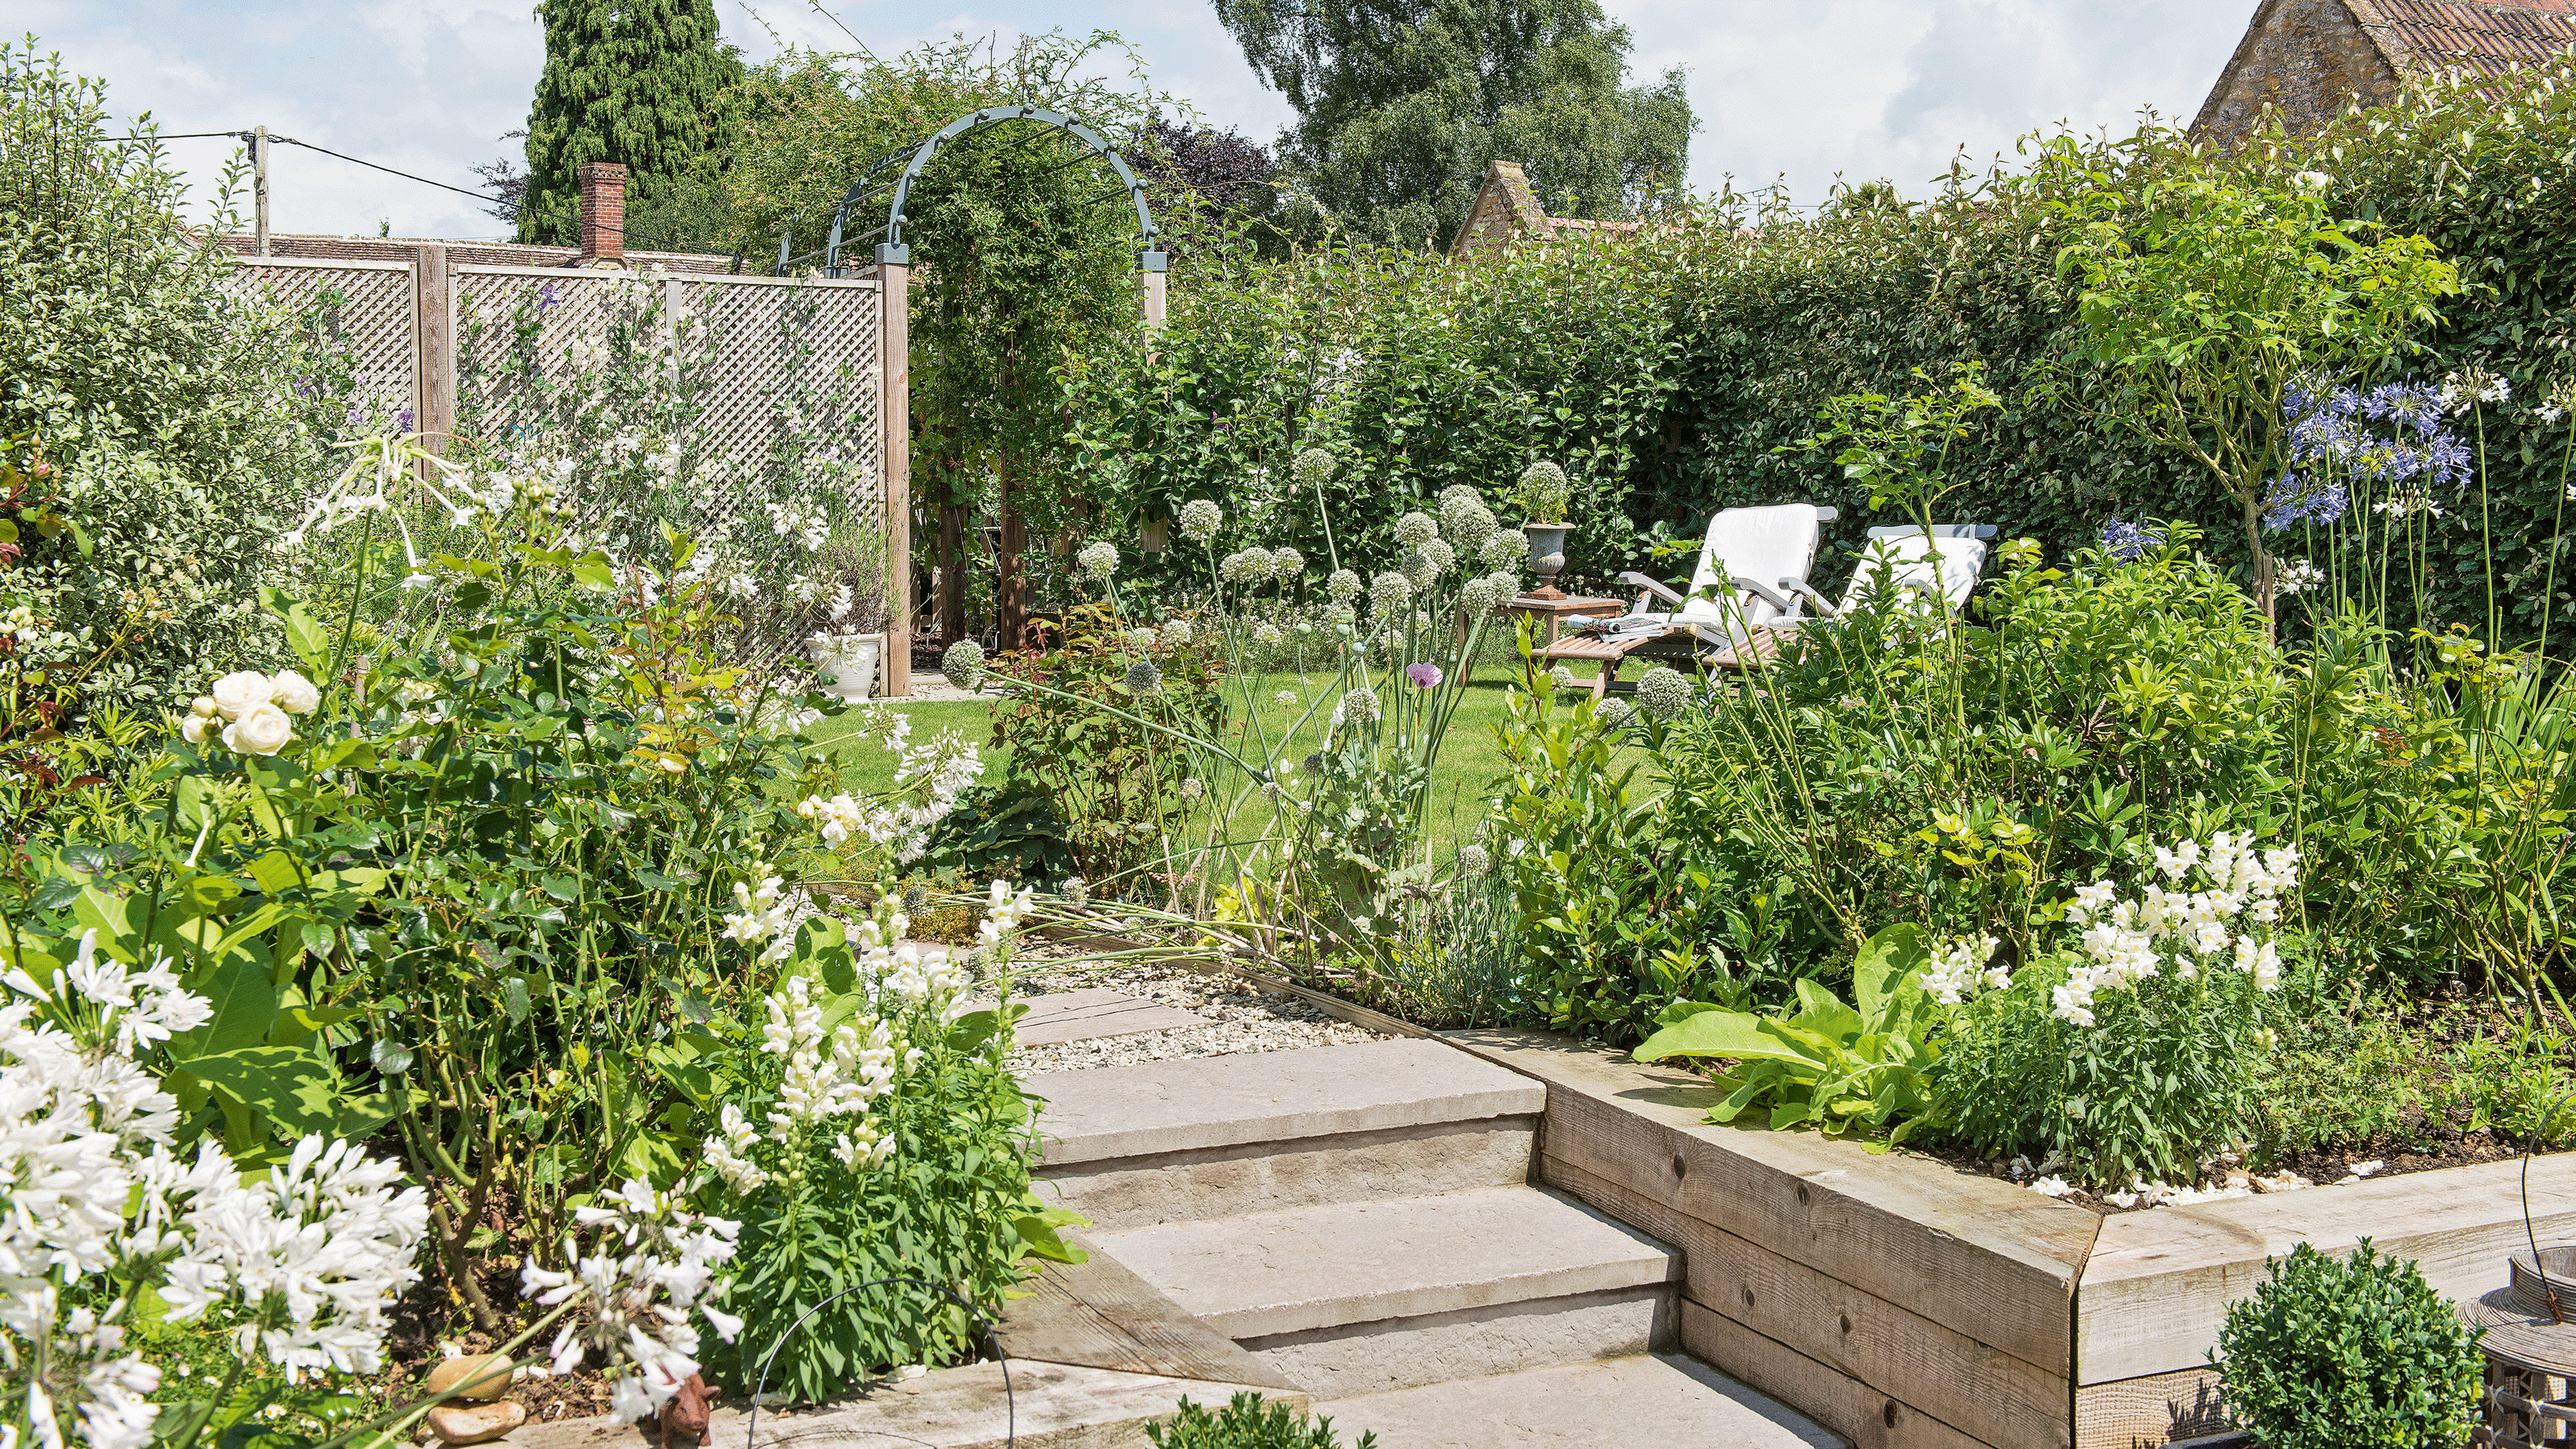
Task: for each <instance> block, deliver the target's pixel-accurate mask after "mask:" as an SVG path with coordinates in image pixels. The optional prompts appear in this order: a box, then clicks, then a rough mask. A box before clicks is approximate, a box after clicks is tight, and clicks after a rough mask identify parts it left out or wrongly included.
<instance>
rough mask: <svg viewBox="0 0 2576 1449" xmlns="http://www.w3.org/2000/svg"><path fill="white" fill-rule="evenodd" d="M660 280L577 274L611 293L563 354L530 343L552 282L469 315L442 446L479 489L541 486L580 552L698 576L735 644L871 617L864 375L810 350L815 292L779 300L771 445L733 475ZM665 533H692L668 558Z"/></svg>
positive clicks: (857, 626)
mask: <svg viewBox="0 0 2576 1449" xmlns="http://www.w3.org/2000/svg"><path fill="white" fill-rule="evenodd" d="M663 280H664V279H663V278H662V277H661V276H659V275H657V274H648V273H630V274H622V275H618V276H615V277H612V278H607V279H585V280H584V281H583V282H581V283H580V284H579V285H582V286H585V287H591V288H597V287H602V286H606V287H613V288H615V289H616V293H617V294H616V297H615V300H614V302H613V304H612V305H611V306H610V307H609V308H608V320H607V322H606V324H605V326H604V327H603V328H602V329H601V330H600V331H599V332H598V333H597V334H596V335H594V336H588V337H584V338H581V339H578V340H576V341H574V342H573V343H571V344H570V345H569V346H568V347H567V348H565V349H564V350H562V351H561V352H560V353H549V352H547V351H546V350H545V344H544V341H543V338H544V333H545V314H546V313H547V311H549V310H550V309H551V308H552V307H554V306H557V305H560V302H561V298H560V297H559V295H558V293H557V284H553V283H546V284H542V285H539V284H535V283H531V284H530V287H529V289H528V294H527V295H526V296H524V297H523V298H521V299H520V300H519V301H518V302H517V303H516V304H515V305H514V306H513V308H512V310H511V312H510V315H509V316H508V317H506V318H484V317H481V316H478V315H474V314H473V313H472V312H471V309H466V310H465V311H464V313H463V315H461V316H460V322H459V332H460V342H459V351H460V353H461V354H462V355H463V356H464V357H465V358H466V359H467V366H466V367H464V368H463V369H462V375H461V376H460V379H459V390H458V409H459V420H458V428H457V432H458V435H459V440H460V445H459V446H458V447H457V448H455V449H453V450H452V456H453V457H454V458H456V459H457V460H458V463H459V465H460V467H461V468H462V469H463V470H464V471H465V472H466V474H467V475H468V477H469V478H470V479H471V480H472V485H473V487H474V488H475V490H476V491H479V492H482V493H485V494H487V495H491V494H499V495H503V496H506V495H507V494H508V493H509V492H511V491H512V490H519V491H524V490H527V489H530V488H532V487H537V488H543V489H545V490H547V491H548V492H550V493H551V494H552V495H554V497H555V498H556V500H557V503H558V506H559V507H560V508H561V509H562V511H563V513H564V516H565V518H566V519H567V520H568V521H569V522H570V523H571V524H572V525H573V533H574V536H575V541H576V544H577V545H578V546H589V547H598V548H602V549H604V550H605V551H606V552H607V553H608V554H609V555H610V557H611V558H613V559H616V560H621V561H635V562H644V563H651V564H654V565H656V566H658V567H661V568H664V569H667V570H668V571H669V572H670V574H671V577H672V582H673V583H674V584H676V585H681V586H686V585H690V584H695V583H704V584H706V585H707V586H708V587H709V588H710V589H712V590H713V591H714V593H715V595H716V596H717V597H719V598H721V599H723V600H724V601H725V604H726V607H727V608H728V610H729V611H730V612H731V613H732V614H733V615H735V616H736V617H737V619H738V620H739V621H740V626H741V628H742V630H743V633H744V638H743V640H742V644H741V647H742V648H743V649H745V650H746V651H749V652H753V653H757V654H760V655H766V654H768V653H770V652H772V651H773V650H774V649H775V648H776V647H778V646H780V645H782V644H784V643H788V642H792V641H796V640H801V639H803V638H805V637H806V636H807V635H809V634H812V633H814V632H816V631H818V630H829V631H833V632H843V633H869V632H874V631H875V630H877V629H880V628H882V627H884V621H885V600H886V597H887V594H888V590H889V582H888V579H887V576H886V568H887V555H886V552H885V540H884V533H883V524H882V522H881V521H880V520H879V519H878V518H877V517H876V516H875V514H874V512H873V511H872V507H871V504H870V502H869V499H868V498H867V496H866V493H867V490H868V487H869V485H868V481H867V480H868V477H869V474H870V472H871V461H870V458H871V455H870V453H869V450H870V449H871V448H873V447H874V446H875V443H876V435H875V433H874V432H873V431H872V430H870V429H869V428H866V427H863V426H861V423H862V422H863V420H864V418H863V413H862V407H863V404H864V401H865V393H866V391H867V382H866V379H864V378H862V377H860V376H858V375H857V374H856V373H854V372H853V371H852V370H851V369H850V368H849V367H848V365H847V364H842V365H840V366H838V367H826V366H825V365H824V364H823V362H822V361H821V360H820V356H819V353H820V349H819V348H818V346H817V344H816V343H815V341H814V329H815V327H816V326H817V321H818V317H819V315H820V314H819V304H818V303H817V301H816V300H815V299H814V298H813V297H812V296H810V295H808V294H807V293H806V291H805V290H804V289H802V288H798V289H791V291H790V293H789V294H788V296H787V297H786V298H785V299H784V300H783V301H782V302H781V304H780V306H779V308H778V310H777V322H776V337H775V346H774V348H771V349H767V350H765V352H764V355H765V356H766V357H768V358H770V359H772V360H774V362H775V370H774V371H772V372H770V373H769V374H768V375H767V376H766V378H765V379H764V380H763V386H764V387H765V388H766V391H767V399H766V401H767V403H768V411H769V414H770V416H771V418H772V420H773V421H774V423H775V425H776V427H775V436H774V440H773V443H772V447H771V450H770V456H769V457H768V458H767V459H765V460H763V461H762V462H761V463H760V464H759V465H757V466H755V467H752V468H749V469H744V468H740V467H734V466H725V465H720V464H719V462H718V461H717V460H716V459H715V458H713V457H711V456H709V454H708V449H709V447H710V437H711V433H710V428H709V423H708V418H709V410H710V408H711V406H712V405H713V404H714V402H715V401H716V392H717V389H718V387H719V386H722V385H734V384H732V383H731V382H720V380H719V378H718V376H717V372H716V364H717V358H718V348H719V339H718V337H717V336H716V333H715V331H714V324H712V323H711V322H710V321H709V320H708V319H707V318H705V317H703V316H698V315H694V314H692V313H691V312H690V311H689V310H688V302H687V298H688V295H689V293H688V290H687V289H685V288H683V289H682V290H681V291H680V292H679V293H678V294H677V295H678V296H679V297H680V298H681V301H680V303H679V304H678V306H677V308H676V310H675V309H674V308H673V306H672V304H671V302H670V301H669V295H670V294H667V293H666V292H665V290H664V288H663V286H662V282H663ZM563 285H572V284H569V283H567V284H563ZM487 336H488V338H489V339H490V340H489V341H487V340H486V338H487ZM672 532H676V533H678V534H681V535H685V536H686V537H687V538H688V540H689V541H690V545H691V547H690V549H689V550H688V551H687V552H686V553H685V554H684V555H682V556H679V557H673V556H672V555H671V553H670V546H669V544H668V542H667V539H668V536H669V534H670V533H672Z"/></svg>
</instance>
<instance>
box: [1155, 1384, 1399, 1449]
mask: <svg viewBox="0 0 2576 1449" xmlns="http://www.w3.org/2000/svg"><path fill="white" fill-rule="evenodd" d="M1145 1437H1146V1439H1147V1440H1149V1441H1151V1442H1152V1444H1153V1446H1154V1449H1341V1443H1342V1441H1341V1436H1340V1435H1338V1434H1335V1433H1334V1432H1333V1421H1332V1420H1330V1419H1321V1418H1318V1419H1312V1420H1310V1419H1308V1418H1307V1417H1306V1416H1305V1415H1303V1414H1299V1413H1297V1412H1295V1411H1293V1410H1291V1409H1290V1408H1289V1407H1288V1406H1287V1405H1286V1404H1273V1403H1270V1402H1267V1401H1266V1400H1264V1399H1263V1398H1262V1397H1261V1395H1259V1394H1256V1393H1252V1392H1250V1391H1246V1392H1243V1393H1239V1394H1236V1395H1235V1396H1234V1397H1233V1398H1231V1399H1229V1400H1227V1401H1226V1406H1225V1407H1224V1408H1222V1409H1218V1410H1216V1411H1214V1412H1210V1411H1209V1410H1208V1408H1207V1406H1206V1405H1204V1404H1199V1403H1195V1402H1193V1401H1191V1400H1189V1399H1183V1400H1181V1402H1180V1405H1179V1406H1178V1407H1177V1408H1176V1409H1175V1410H1174V1411H1173V1413H1172V1418H1171V1422H1169V1423H1152V1422H1149V1423H1147V1424H1146V1425H1145ZM1351 1449H1377V1435H1376V1434H1374V1433H1368V1434H1362V1435H1361V1436H1360V1437H1359V1440H1358V1442H1357V1443H1355V1444H1353V1445H1352V1446H1351Z"/></svg>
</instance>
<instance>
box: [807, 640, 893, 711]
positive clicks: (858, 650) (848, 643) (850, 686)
mask: <svg viewBox="0 0 2576 1449" xmlns="http://www.w3.org/2000/svg"><path fill="white" fill-rule="evenodd" d="M805 650H806V652H807V653H808V654H811V655H812V656H813V657H814V663H815V664H816V665H817V666H818V667H820V668H821V669H823V670H824V671H826V672H827V673H829V674H830V675H831V676H832V682H831V683H830V684H829V685H826V686H825V688H826V690H827V691H828V692H830V693H832V694H836V695H838V696H840V697H841V698H843V699H874V698H875V697H876V693H877V667H878V666H879V665H880V664H882V663H883V662H884V659H885V636H884V635H883V634H816V635H814V636H812V637H811V638H808V639H807V640H806V641H805Z"/></svg>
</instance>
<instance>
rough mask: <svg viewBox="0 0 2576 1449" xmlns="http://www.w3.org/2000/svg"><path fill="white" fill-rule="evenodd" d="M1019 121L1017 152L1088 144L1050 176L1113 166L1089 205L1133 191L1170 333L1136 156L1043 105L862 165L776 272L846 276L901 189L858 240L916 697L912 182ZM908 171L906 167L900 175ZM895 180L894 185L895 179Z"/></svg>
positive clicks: (892, 687) (1150, 277)
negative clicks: (869, 271) (804, 246)
mask: <svg viewBox="0 0 2576 1449" xmlns="http://www.w3.org/2000/svg"><path fill="white" fill-rule="evenodd" d="M1013 122H1028V123H1034V126H1035V129H1033V130H1031V131H1029V132H1028V134H1026V135H1023V136H1021V137H1020V138H1019V139H1018V140H1017V141H1014V142H1012V143H1011V144H1012V146H1013V147H1014V148H1015V149H1016V148H1022V147H1027V146H1032V145H1036V144H1039V143H1041V142H1043V141H1045V140H1046V139H1047V138H1048V137H1051V136H1065V137H1070V138H1071V139H1072V140H1074V141H1076V142H1078V143H1080V149H1078V150H1076V151H1075V153H1074V154H1073V155H1072V156H1071V157H1069V158H1068V159H1066V160H1065V161H1064V162H1063V163H1061V164H1060V165H1058V166H1056V167H1054V168H1053V169H1052V170H1050V171H1048V172H1042V173H1040V174H1041V175H1052V174H1054V171H1062V170H1065V169H1067V168H1069V167H1073V166H1078V165H1081V164H1082V163H1083V162H1085V161H1095V160H1096V161H1099V162H1102V163H1104V164H1106V165H1107V166H1108V168H1109V170H1110V172H1111V173H1112V174H1113V175H1114V176H1116V178H1117V183H1116V184H1115V185H1113V186H1111V187H1109V188H1108V189H1107V190H1104V191H1102V192H1100V193H1098V194H1097V195H1095V196H1092V197H1090V198H1087V199H1086V201H1085V202H1084V203H1082V204H1088V202H1091V201H1105V200H1107V199H1108V198H1110V197H1112V196H1115V195H1118V194H1119V193H1121V192H1124V193H1126V196H1127V200H1128V202H1129V203H1130V204H1131V205H1133V206H1134V207H1135V209H1136V240H1137V251H1136V294H1137V303H1138V305H1139V307H1140V308H1141V310H1142V311H1143V313H1144V318H1145V324H1146V325H1147V326H1149V327H1160V326H1161V325H1162V323H1163V300H1164V294H1163V278H1164V270H1165V267H1166V264H1167V258H1166V255H1165V253H1164V252H1163V250H1162V248H1161V247H1160V246H1159V245H1158V244H1157V243H1158V242H1159V241H1160V240H1161V235H1162V234H1161V232H1160V231H1159V229H1157V228H1156V227H1155V225H1154V212H1153V208H1152V207H1151V206H1149V205H1147V204H1146V201H1145V185H1144V183H1143V182H1141V181H1138V180H1137V179H1136V172H1135V170H1134V169H1133V168H1131V167H1130V166H1129V165H1128V164H1127V158H1126V157H1124V156H1122V155H1120V154H1119V153H1118V148H1117V147H1115V146H1112V145H1111V144H1109V141H1108V139H1107V138H1105V137H1103V136H1102V135H1101V134H1100V133H1099V132H1098V131H1096V130H1094V129H1093V128H1091V127H1090V126H1088V125H1085V124H1083V123H1082V122H1081V121H1080V120H1078V119H1076V118H1074V117H1073V116H1070V115H1067V114H1065V113H1064V112H1062V111H1051V110H1048V109H1046V108H1045V107H1043V106H986V107H984V108H983V109H981V110H978V111H972V112H969V113H968V114H966V115H963V116H959V117H958V118H957V119H956V120H953V121H951V122H949V123H948V124H947V125H945V126H942V127H940V128H939V129H938V130H937V131H935V132H933V133H931V135H930V136H929V137H928V138H927V139H925V140H922V141H919V142H916V143H914V144H912V145H909V146H898V147H896V148H895V149H893V150H891V151H888V152H885V153H884V154H883V155H880V156H878V157H876V158H875V159H874V160H872V161H870V162H869V163H868V164H867V165H866V166H864V167H862V168H861V169H860V173H859V177H858V179H857V180H855V181H853V182H851V183H850V187H849V190H848V191H847V192H845V193H843V194H842V197H841V201H840V204H839V205H838V206H835V207H834V208H832V230H831V235H830V237H829V239H828V240H826V241H825V242H824V244H823V249H822V251H821V252H820V253H819V254H817V253H810V252H809V253H807V254H805V255H804V256H802V257H799V256H796V255H793V254H792V248H793V242H794V239H795V230H796V224H795V222H794V221H793V220H790V221H789V222H788V224H787V227H786V229H785V230H783V231H781V232H780V233H779V237H778V265H777V266H776V267H775V268H774V269H772V270H773V274H774V275H778V276H784V275H786V274H787V272H788V269H789V268H790V267H792V266H794V265H795V264H796V263H798V262H800V261H807V260H813V259H815V258H816V257H817V256H818V255H819V258H820V260H821V262H822V271H823V274H824V275H825V276H827V277H840V276H843V275H844V274H845V273H846V272H847V270H848V268H847V267H846V265H845V264H844V262H843V260H842V253H843V251H844V249H845V244H844V238H845V236H846V235H847V229H848V226H849V220H850V215H851V213H852V212H853V211H854V210H856V209H857V208H858V207H859V206H860V205H861V204H862V203H863V202H866V201H867V200H868V199H869V198H871V197H873V196H876V195H877V194H879V193H881V192H883V191H885V190H886V189H887V188H888V187H891V188H892V189H893V191H894V196H893V198H892V199H891V201H890V202H889V203H888V205H887V207H886V219H885V223H884V225H882V226H879V227H876V228H875V229H873V230H871V231H867V232H863V233H860V234H859V235H858V236H857V237H855V238H851V240H853V241H856V242H860V243H864V242H866V241H868V240H869V239H870V238H878V239H879V240H877V241H876V243H875V268H874V270H875V272H876V274H877V307H878V317H879V324H878V331H877V358H878V362H879V366H880V368H881V369H882V374H881V376H882V381H881V384H880V387H879V390H878V397H877V406H878V416H879V420H880V423H881V426H882V428H883V430H884V437H883V441H884V447H885V455H884V456H885V509H886V553H887V561H888V563H890V564H891V565H892V566H893V573H894V579H895V589H894V593H895V597H894V598H893V599H892V600H890V601H889V603H890V604H891V607H890V608H889V609H888V610H887V619H886V645H885V660H886V693H887V694H889V695H897V696H900V695H906V694H909V693H911V692H912V616H913V600H912V428H911V418H910V408H911V393H912V378H911V362H910V351H911V334H912V317H911V305H910V303H911V288H912V248H911V246H910V245H909V244H908V243H906V242H905V240H904V234H903V231H904V224H905V222H906V221H907V220H908V218H907V217H905V215H904V205H905V203H906V202H907V201H908V200H909V199H910V198H911V195H912V185H913V183H914V182H915V181H917V180H919V179H920V177H921V173H922V172H923V171H924V170H926V169H928V167H929V165H930V163H931V161H932V160H934V159H936V158H937V156H938V155H939V150H940V148H941V147H943V146H945V145H947V144H949V143H950V142H952V141H959V140H962V139H964V138H966V137H969V136H972V135H974V134H975V133H977V132H981V131H990V130H995V129H996V128H999V127H1002V126H1006V125H1009V124H1011V123H1013ZM898 168H900V169H898ZM889 177H891V178H892V179H891V180H889V179H888V178H889Z"/></svg>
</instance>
